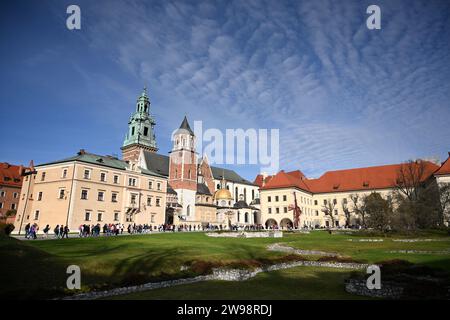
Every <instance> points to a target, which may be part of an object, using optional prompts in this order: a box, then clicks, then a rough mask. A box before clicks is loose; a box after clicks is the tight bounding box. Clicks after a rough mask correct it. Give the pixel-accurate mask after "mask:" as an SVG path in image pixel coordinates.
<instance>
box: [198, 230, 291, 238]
mask: <svg viewBox="0 0 450 320" xmlns="http://www.w3.org/2000/svg"><path fill="white" fill-rule="evenodd" d="M206 235H207V236H208V237H215V238H282V237H283V232H282V231H263V232H209V233H207V234H206Z"/></svg>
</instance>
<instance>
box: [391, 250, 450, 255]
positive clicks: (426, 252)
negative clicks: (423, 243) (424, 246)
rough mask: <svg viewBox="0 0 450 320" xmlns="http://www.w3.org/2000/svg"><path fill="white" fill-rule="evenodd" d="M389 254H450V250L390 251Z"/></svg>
mask: <svg viewBox="0 0 450 320" xmlns="http://www.w3.org/2000/svg"><path fill="white" fill-rule="evenodd" d="M387 252H388V253H403V254H438V255H442V254H450V250H447V251H446V250H441V251H429V250H390V251H387Z"/></svg>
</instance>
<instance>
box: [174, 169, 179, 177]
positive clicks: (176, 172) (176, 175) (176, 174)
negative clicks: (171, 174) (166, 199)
mask: <svg viewBox="0 0 450 320" xmlns="http://www.w3.org/2000/svg"><path fill="white" fill-rule="evenodd" d="M176 178H178V169H175V179H176Z"/></svg>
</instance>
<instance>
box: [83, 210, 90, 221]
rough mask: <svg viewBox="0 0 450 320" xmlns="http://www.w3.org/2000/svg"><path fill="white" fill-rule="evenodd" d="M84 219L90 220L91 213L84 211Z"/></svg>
mask: <svg viewBox="0 0 450 320" xmlns="http://www.w3.org/2000/svg"><path fill="white" fill-rule="evenodd" d="M84 220H85V221H91V213H90V212H89V211H86V212H85V213H84Z"/></svg>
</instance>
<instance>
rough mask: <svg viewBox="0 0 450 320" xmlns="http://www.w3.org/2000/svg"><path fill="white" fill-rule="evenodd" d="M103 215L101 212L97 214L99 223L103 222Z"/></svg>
mask: <svg viewBox="0 0 450 320" xmlns="http://www.w3.org/2000/svg"><path fill="white" fill-rule="evenodd" d="M102 218H103V213H102V212H99V213H97V221H103V219H102Z"/></svg>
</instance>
